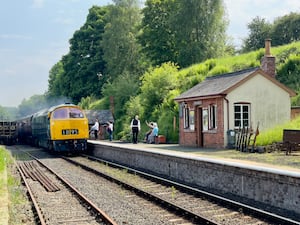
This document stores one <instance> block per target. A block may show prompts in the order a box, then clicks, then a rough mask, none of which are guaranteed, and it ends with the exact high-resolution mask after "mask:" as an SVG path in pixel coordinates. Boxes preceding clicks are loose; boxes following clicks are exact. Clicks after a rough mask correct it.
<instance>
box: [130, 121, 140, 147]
mask: <svg viewBox="0 0 300 225" xmlns="http://www.w3.org/2000/svg"><path fill="white" fill-rule="evenodd" d="M130 127H131V131H132V143H133V144H137V142H138V135H139V131H140V130H141V123H140V120H139V116H138V115H136V116H135V117H134V119H132V120H131V123H130Z"/></svg>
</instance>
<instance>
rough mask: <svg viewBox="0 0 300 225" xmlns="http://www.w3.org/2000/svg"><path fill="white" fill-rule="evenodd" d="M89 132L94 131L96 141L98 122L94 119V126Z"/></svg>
mask: <svg viewBox="0 0 300 225" xmlns="http://www.w3.org/2000/svg"><path fill="white" fill-rule="evenodd" d="M91 131H94V136H95V139H98V132H99V121H98V119H96V121H95V124H94V125H93V126H92V127H91V130H90V132H91Z"/></svg>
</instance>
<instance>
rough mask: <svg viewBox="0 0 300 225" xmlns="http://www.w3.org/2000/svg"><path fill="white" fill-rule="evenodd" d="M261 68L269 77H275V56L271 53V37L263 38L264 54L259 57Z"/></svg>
mask: <svg viewBox="0 0 300 225" xmlns="http://www.w3.org/2000/svg"><path fill="white" fill-rule="evenodd" d="M260 67H261V69H262V70H263V71H264V72H265V73H267V74H269V75H270V76H271V77H273V78H275V76H276V71H275V69H276V68H275V57H274V56H272V55H271V39H266V40H265V55H264V57H263V58H262V59H261V66H260Z"/></svg>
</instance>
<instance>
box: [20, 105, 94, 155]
mask: <svg viewBox="0 0 300 225" xmlns="http://www.w3.org/2000/svg"><path fill="white" fill-rule="evenodd" d="M17 137H18V139H19V140H21V141H22V142H27V143H29V144H33V145H35V146H38V147H43V148H46V149H49V150H52V151H55V152H78V151H86V149H87V139H88V138H89V128H88V119H87V118H86V116H85V113H84V111H83V110H82V109H81V108H80V107H79V106H76V105H73V104H67V103H66V104H61V105H57V106H53V107H51V108H49V109H45V110H42V111H39V112H37V113H35V114H33V115H30V116H28V117H26V118H23V119H22V120H19V121H17Z"/></svg>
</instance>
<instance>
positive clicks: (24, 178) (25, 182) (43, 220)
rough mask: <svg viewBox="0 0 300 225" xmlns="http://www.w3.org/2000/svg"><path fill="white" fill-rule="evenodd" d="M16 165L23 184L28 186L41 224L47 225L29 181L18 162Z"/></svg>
mask: <svg viewBox="0 0 300 225" xmlns="http://www.w3.org/2000/svg"><path fill="white" fill-rule="evenodd" d="M15 165H16V167H17V168H18V171H19V173H20V175H21V177H22V180H23V182H24V184H25V186H26V188H27V190H28V193H29V196H30V198H31V201H32V203H33V205H34V208H35V211H36V213H37V215H38V218H39V221H40V224H41V225H46V221H45V219H44V217H43V214H42V212H41V210H40V207H39V206H38V203H37V201H36V200H35V197H34V195H33V193H32V190H31V188H30V186H29V184H28V183H27V181H26V177H25V176H24V174H23V172H22V170H21V168H20V167H19V166H18V164H17V163H16V162H15Z"/></svg>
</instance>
